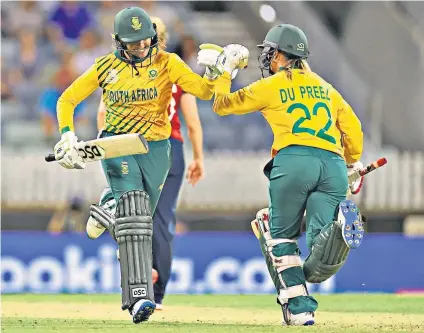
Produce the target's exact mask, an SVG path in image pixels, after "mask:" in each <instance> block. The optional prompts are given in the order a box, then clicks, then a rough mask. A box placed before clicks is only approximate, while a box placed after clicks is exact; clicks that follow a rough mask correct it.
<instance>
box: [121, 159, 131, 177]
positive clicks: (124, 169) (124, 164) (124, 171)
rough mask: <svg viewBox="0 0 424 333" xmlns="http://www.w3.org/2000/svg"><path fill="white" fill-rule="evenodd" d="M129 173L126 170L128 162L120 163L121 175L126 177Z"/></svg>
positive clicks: (127, 169)
mask: <svg viewBox="0 0 424 333" xmlns="http://www.w3.org/2000/svg"><path fill="white" fill-rule="evenodd" d="M129 172H130V169H129V168H128V162H122V163H121V173H122V174H123V175H128V174H129Z"/></svg>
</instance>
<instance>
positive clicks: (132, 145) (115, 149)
mask: <svg viewBox="0 0 424 333" xmlns="http://www.w3.org/2000/svg"><path fill="white" fill-rule="evenodd" d="M76 149H77V150H78V155H79V156H81V158H82V160H83V161H84V162H95V161H100V160H105V159H108V158H114V157H120V156H128V155H136V154H147V153H148V152H149V145H148V144H147V141H146V139H145V138H144V137H143V136H142V135H141V134H121V135H114V136H109V137H107V138H101V139H94V140H90V141H85V142H80V143H78V144H77V145H76ZM45 159H46V162H53V161H56V158H55V156H54V154H49V155H47V156H46V157H45Z"/></svg>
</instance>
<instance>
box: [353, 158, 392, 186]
mask: <svg viewBox="0 0 424 333" xmlns="http://www.w3.org/2000/svg"><path fill="white" fill-rule="evenodd" d="M386 163H387V159H386V158H385V157H382V158H379V159H378V160H377V161H374V162H372V163H370V164H368V165H367V166H366V167H365V168H363V169H360V170H358V171H355V172H353V173H352V174H351V175H349V177H348V178H349V184H352V183H353V182H355V181H357V180H358V179H359V178H361V177H362V176H365V175H367V174H369V173H370V172H372V171H374V170H376V169H378V168H380V167H382V166H383V165H385V164H386Z"/></svg>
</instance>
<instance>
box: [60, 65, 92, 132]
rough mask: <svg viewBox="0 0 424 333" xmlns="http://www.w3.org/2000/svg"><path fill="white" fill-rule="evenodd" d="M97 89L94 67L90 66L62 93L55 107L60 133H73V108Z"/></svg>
mask: <svg viewBox="0 0 424 333" xmlns="http://www.w3.org/2000/svg"><path fill="white" fill-rule="evenodd" d="M98 87H99V81H98V78H97V71H96V66H95V65H92V66H91V67H90V68H89V69H87V70H86V71H85V72H84V73H83V74H82V75H81V76H80V77H78V78H77V79H76V80H75V81H74V82H73V83H72V84H71V85H70V86H69V87H68V88H67V89H66V90H65V91H64V92H63V94H62V95H61V96H60V97H59V100H58V101H57V107H56V109H57V119H58V122H59V131H60V133H65V132H67V131H74V119H73V117H74V110H75V108H76V107H77V105H78V104H79V103H81V102H82V101H83V100H84V99H86V98H87V97H88V96H89V95H90V94H92V93H93V91H94V90H96V89H97V88H98Z"/></svg>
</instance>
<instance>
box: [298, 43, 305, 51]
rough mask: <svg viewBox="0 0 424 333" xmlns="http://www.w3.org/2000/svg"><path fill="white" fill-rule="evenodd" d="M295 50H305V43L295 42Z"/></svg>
mask: <svg viewBox="0 0 424 333" xmlns="http://www.w3.org/2000/svg"><path fill="white" fill-rule="evenodd" d="M297 50H298V51H305V44H303V43H299V44H297Z"/></svg>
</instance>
